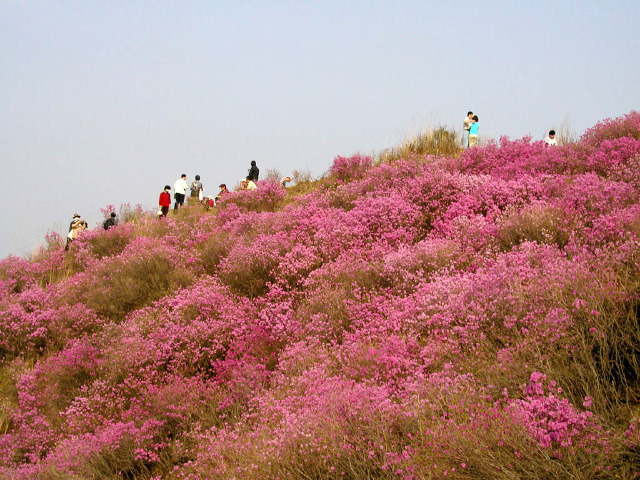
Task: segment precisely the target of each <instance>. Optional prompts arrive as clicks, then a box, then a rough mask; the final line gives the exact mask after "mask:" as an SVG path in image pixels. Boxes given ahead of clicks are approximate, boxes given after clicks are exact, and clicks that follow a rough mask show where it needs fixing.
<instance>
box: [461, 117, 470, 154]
mask: <svg viewBox="0 0 640 480" xmlns="http://www.w3.org/2000/svg"><path fill="white" fill-rule="evenodd" d="M472 123H473V112H467V116H466V117H465V118H464V123H463V125H462V148H469V129H470V128H471V124H472Z"/></svg>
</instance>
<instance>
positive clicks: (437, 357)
mask: <svg viewBox="0 0 640 480" xmlns="http://www.w3.org/2000/svg"><path fill="white" fill-rule="evenodd" d="M297 189H298V193H299V195H294V194H293V193H292V192H290V193H289V194H288V193H287V191H285V190H284V189H282V188H281V187H280V186H279V185H278V184H277V183H271V182H261V183H260V188H259V189H257V190H255V191H253V192H249V191H247V192H237V193H233V194H231V195H229V196H228V197H227V198H226V199H225V200H224V201H223V202H221V205H220V207H219V209H218V210H216V211H215V212H213V213H212V212H203V211H202V210H201V209H200V208H199V207H187V208H184V209H182V210H180V211H179V212H178V213H177V214H175V215H170V216H169V217H167V218H166V219H162V220H160V221H159V220H157V219H155V218H149V217H147V216H144V215H142V216H140V218H138V219H137V220H136V221H132V222H129V223H124V224H123V225H120V226H118V227H117V228H112V229H110V230H108V231H100V230H96V231H92V232H87V233H86V234H85V235H83V236H81V237H80V238H79V239H78V240H76V241H75V242H73V244H72V245H71V248H70V250H69V252H65V251H64V249H63V248H62V245H61V244H59V243H58V240H57V239H55V238H52V239H51V243H50V246H49V247H47V248H44V249H42V250H41V251H40V252H39V253H38V254H37V255H35V256H34V257H33V258H32V259H29V260H25V259H20V258H17V257H8V258H6V259H4V260H2V261H1V262H0V330H1V331H2V332H3V336H2V339H1V340H0V352H1V357H2V361H1V363H0V373H1V375H0V386H1V392H2V395H1V396H0V400H1V403H0V476H1V477H3V478H12V479H13V478H15V479H27V478H39V479H62V478H65V479H68V478H72V479H85V478H95V479H98V478H100V479H102V478H105V479H106V478H131V479H133V478H135V479H151V478H166V479H190V480H195V479H203V480H204V479H211V478H220V479H229V478H242V479H275V478H280V479H286V478H292V479H294V478H295V479H298V478H309V479H334V478H347V479H354V480H355V479H363V478H370V479H396V478H400V479H406V480H410V479H422V478H443V477H444V476H447V478H457V479H486V478H495V479H501V478H502V479H508V478H509V479H510V478H633V477H634V476H638V475H639V474H640V430H639V428H640V423H639V422H640V416H639V412H638V407H639V405H640V403H639V402H640V385H639V380H640V328H639V327H640V324H639V315H640V313H639V312H640V297H639V294H640V277H639V276H638V268H639V266H640V264H639V262H640V203H639V200H640V113H639V112H635V111H634V112H631V113H629V114H628V115H625V116H624V117H620V118H617V119H608V120H604V121H602V122H600V123H598V124H597V125H595V126H594V127H593V128H591V129H589V130H588V131H587V132H585V134H584V135H583V136H582V137H581V138H580V140H579V141H577V142H576V143H575V144H568V145H565V146H559V147H547V146H545V145H544V142H532V141H531V139H530V138H524V139H520V140H514V141H512V140H509V139H506V138H503V139H501V140H500V142H498V143H495V142H493V143H490V144H489V145H487V146H483V147H474V148H471V149H468V150H466V151H464V152H463V153H460V154H451V155H419V154H414V155H408V156H407V158H399V159H392V160H390V161H388V162H384V163H381V164H379V165H374V164H373V162H372V160H371V158H369V157H363V156H354V157H350V158H346V157H338V158H336V159H335V161H334V163H333V165H332V167H331V169H330V171H329V172H328V173H327V175H326V176H325V177H324V178H323V179H322V180H320V181H317V182H314V183H313V184H311V183H309V184H306V185H301V186H299V187H297Z"/></svg>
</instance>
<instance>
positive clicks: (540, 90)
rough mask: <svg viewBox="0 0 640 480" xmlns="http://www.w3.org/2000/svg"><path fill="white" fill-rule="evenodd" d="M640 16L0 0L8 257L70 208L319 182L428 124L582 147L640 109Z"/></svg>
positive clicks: (602, 7) (499, 6)
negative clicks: (347, 161) (182, 192)
mask: <svg viewBox="0 0 640 480" xmlns="http://www.w3.org/2000/svg"><path fill="white" fill-rule="evenodd" d="M639 18H640V4H630V3H628V2H626V3H625V2H619V1H613V2H604V1H595V2H589V3H584V2H577V1H570V2H562V3H560V4H559V3H556V2H550V1H543V2H529V3H520V2H507V1H500V2H497V1H494V2H483V3H482V4H479V3H474V4H469V5H468V6H467V5H465V6H464V7H463V4H457V5H456V6H447V5H444V4H436V5H433V4H431V3H430V2H418V1H395V2H388V1H370V2H361V1H358V2H338V1H316V2H304V3H302V2H293V1H280V2H254V1H240V2H233V3H231V2H211V3H209V2H195V1H185V2H180V3H179V4H174V3H168V2H159V3H156V2H120V1H118V2H77V1H69V2H58V3H51V2H41V1H25V2H7V1H5V2H0V27H1V28H0V62H1V63H0V65H1V67H2V68H1V69H0V120H1V126H0V167H2V171H3V173H4V178H5V179H6V180H7V181H6V182H5V185H6V186H7V187H8V191H7V192H6V200H5V201H4V202H2V206H1V207H0V209H1V210H0V212H1V216H2V220H3V221H2V222H1V225H2V226H1V227H0V228H1V230H0V257H5V256H6V255H8V254H17V255H27V254H29V253H31V252H32V251H33V250H34V248H35V247H36V246H37V245H38V244H40V243H42V241H43V239H44V235H45V233H46V232H47V231H50V230H53V231H58V232H61V233H63V234H64V233H66V229H67V226H68V223H69V221H70V220H71V216H72V214H73V213H75V212H78V213H80V214H82V215H83V216H84V217H85V218H86V219H87V220H88V221H89V223H90V225H91V226H95V225H96V224H97V223H98V222H99V221H100V220H101V219H102V216H101V213H100V208H101V207H105V206H107V205H110V204H115V205H120V204H123V203H130V204H131V205H136V204H141V205H143V206H145V207H149V208H153V207H155V206H156V205H157V199H158V194H159V193H160V191H161V190H162V187H163V186H164V185H165V184H169V185H171V186H173V183H174V182H175V180H176V179H177V178H178V177H179V176H180V174H181V173H186V174H187V176H188V181H192V180H193V177H194V175H196V174H199V175H201V177H202V182H203V184H204V187H205V191H206V193H207V194H210V193H215V191H216V188H215V187H217V185H218V184H220V183H222V182H224V183H227V184H228V185H234V184H236V183H237V182H238V180H239V179H240V178H241V177H242V176H244V175H245V174H246V172H247V169H248V168H249V163H250V161H251V160H256V162H257V163H258V166H259V167H260V170H261V174H262V176H264V175H265V174H266V173H267V170H269V169H278V170H279V171H280V172H281V173H283V174H290V173H291V172H292V171H293V170H301V171H305V170H309V171H311V172H312V173H313V174H314V175H320V174H322V173H323V172H325V171H326V170H327V169H328V168H329V166H330V165H331V162H332V160H333V158H334V157H335V156H336V155H350V154H353V153H355V152H362V153H374V152H376V151H380V150H381V149H383V148H387V147H391V146H394V145H396V144H398V143H400V142H401V141H402V139H403V138H405V137H406V136H408V135H411V134H412V133H414V132H416V131H417V130H420V129H424V128H425V127H426V126H427V125H429V124H431V125H435V126H437V125H441V124H442V125H446V126H449V127H452V128H456V129H459V128H460V125H461V122H462V118H463V117H464V115H465V113H466V112H467V110H473V111H474V112H476V113H477V114H478V116H479V117H480V122H479V123H480V134H481V137H484V138H489V137H491V138H496V139H497V138H499V137H500V136H501V135H508V136H509V137H512V138H520V137H522V136H524V135H531V136H532V137H533V138H534V139H542V138H543V136H544V134H545V133H546V132H547V131H548V130H549V129H550V128H559V127H560V125H561V124H562V123H563V122H567V123H568V124H569V126H570V127H571V130H572V131H573V133H575V134H577V135H579V134H580V133H582V132H583V131H584V130H585V129H586V128H588V127H590V126H592V125H594V124H595V123H597V122H598V121H600V120H603V119H605V118H607V117H617V116H620V115H624V114H626V113H628V112H629V111H631V110H637V109H639V108H640V87H639V86H638V78H640V67H639V66H638V62H637V61H635V60H633V59H634V58H636V57H637V52H638V50H639V47H640V34H639V33H638V28H637V23H638V19H639Z"/></svg>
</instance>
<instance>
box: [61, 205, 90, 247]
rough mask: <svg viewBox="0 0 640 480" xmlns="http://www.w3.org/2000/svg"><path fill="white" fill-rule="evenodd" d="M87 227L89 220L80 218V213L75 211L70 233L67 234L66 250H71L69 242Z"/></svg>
mask: <svg viewBox="0 0 640 480" xmlns="http://www.w3.org/2000/svg"><path fill="white" fill-rule="evenodd" d="M85 228H87V222H85V221H84V220H82V218H80V215H78V214H77V213H74V215H73V220H72V221H71V224H70V225H69V234H68V235H67V245H66V246H65V247H64V249H65V250H69V244H70V243H71V242H73V241H74V240H75V239H76V238H78V234H79V233H80V232H81V231H82V230H84V229H85Z"/></svg>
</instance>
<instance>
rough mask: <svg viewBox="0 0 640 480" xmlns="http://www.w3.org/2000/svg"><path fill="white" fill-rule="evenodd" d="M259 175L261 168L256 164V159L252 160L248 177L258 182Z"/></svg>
mask: <svg viewBox="0 0 640 480" xmlns="http://www.w3.org/2000/svg"><path fill="white" fill-rule="evenodd" d="M259 175H260V169H259V168H258V167H257V166H256V161H255V160H251V168H250V169H249V175H247V178H248V179H250V180H253V181H254V182H257V181H258V176H259Z"/></svg>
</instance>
